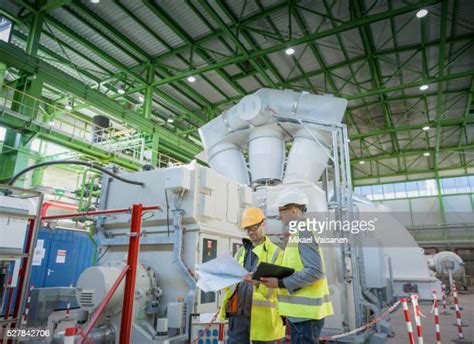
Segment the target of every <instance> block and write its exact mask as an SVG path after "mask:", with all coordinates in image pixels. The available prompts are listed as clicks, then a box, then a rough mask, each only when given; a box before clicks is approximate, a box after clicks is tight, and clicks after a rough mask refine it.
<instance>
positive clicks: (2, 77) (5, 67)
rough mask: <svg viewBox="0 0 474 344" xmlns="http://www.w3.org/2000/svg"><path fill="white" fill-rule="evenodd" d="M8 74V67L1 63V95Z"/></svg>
mask: <svg viewBox="0 0 474 344" xmlns="http://www.w3.org/2000/svg"><path fill="white" fill-rule="evenodd" d="M6 72H7V65H6V64H5V63H1V62H0V93H1V89H2V87H3V80H5V73H6Z"/></svg>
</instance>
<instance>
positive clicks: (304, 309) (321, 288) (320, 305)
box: [278, 234, 334, 319]
mask: <svg viewBox="0 0 474 344" xmlns="http://www.w3.org/2000/svg"><path fill="white" fill-rule="evenodd" d="M292 237H297V235H296V234H295V235H292ZM296 242H298V241H297V240H296ZM317 250H318V253H319V255H320V256H321V263H322V268H323V270H324V257H323V255H322V253H321V250H320V249H319V247H318V248H317ZM282 265H283V266H286V267H289V268H293V269H295V271H296V272H299V271H301V270H303V269H304V264H303V261H302V260H301V256H300V252H299V248H298V245H297V244H290V243H289V244H288V245H287V246H286V248H285V252H284V254H283V261H282ZM278 302H279V303H278V309H279V311H280V315H282V316H290V317H297V318H309V319H322V318H325V317H327V316H329V315H332V314H334V312H333V308H332V303H331V300H330V296H329V286H328V282H327V279H326V277H324V278H321V279H319V280H317V281H315V282H314V283H312V284H310V285H308V286H306V287H304V288H301V289H298V290H296V291H295V292H294V293H292V294H291V295H290V294H289V293H288V290H286V289H280V291H279V295H278Z"/></svg>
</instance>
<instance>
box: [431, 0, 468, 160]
mask: <svg viewBox="0 0 474 344" xmlns="http://www.w3.org/2000/svg"><path fill="white" fill-rule="evenodd" d="M448 5H449V2H448V1H443V3H442V5H441V26H440V38H441V42H440V44H439V60H438V67H439V71H438V78H439V79H440V81H439V82H438V96H437V99H436V107H437V109H436V139H435V142H436V143H435V156H434V162H433V163H434V168H435V169H437V168H438V160H439V150H440V143H441V142H440V141H441V126H440V122H441V116H442V98H443V82H442V79H443V77H444V56H445V50H446V27H447V25H448ZM472 73H473V74H474V71H472Z"/></svg>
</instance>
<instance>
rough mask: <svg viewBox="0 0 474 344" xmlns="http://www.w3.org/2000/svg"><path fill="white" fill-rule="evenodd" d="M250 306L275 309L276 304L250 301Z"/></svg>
mask: <svg viewBox="0 0 474 344" xmlns="http://www.w3.org/2000/svg"><path fill="white" fill-rule="evenodd" d="M252 306H257V307H268V308H275V307H276V303H275V302H272V301H263V300H253V301H252Z"/></svg>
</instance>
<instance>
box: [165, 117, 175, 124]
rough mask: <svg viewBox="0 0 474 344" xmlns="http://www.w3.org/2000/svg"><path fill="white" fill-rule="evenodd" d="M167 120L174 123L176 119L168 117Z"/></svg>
mask: <svg viewBox="0 0 474 344" xmlns="http://www.w3.org/2000/svg"><path fill="white" fill-rule="evenodd" d="M166 122H168V123H173V122H174V119H172V118H168V119H167V120H166Z"/></svg>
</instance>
